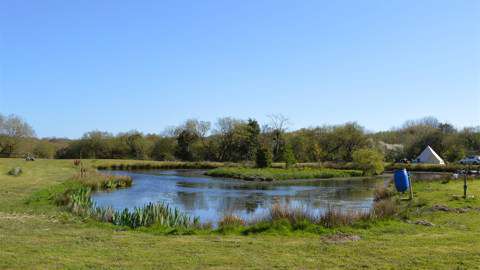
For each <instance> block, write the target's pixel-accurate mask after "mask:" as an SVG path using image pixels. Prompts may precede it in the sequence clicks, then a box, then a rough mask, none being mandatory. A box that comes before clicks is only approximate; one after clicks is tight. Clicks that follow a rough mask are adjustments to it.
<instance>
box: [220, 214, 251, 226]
mask: <svg viewBox="0 0 480 270" xmlns="http://www.w3.org/2000/svg"><path fill="white" fill-rule="evenodd" d="M245 224H246V222H245V220H243V219H242V218H241V217H239V216H236V215H226V216H224V217H223V218H222V220H220V221H219V222H218V226H219V227H236V226H244V225H245Z"/></svg>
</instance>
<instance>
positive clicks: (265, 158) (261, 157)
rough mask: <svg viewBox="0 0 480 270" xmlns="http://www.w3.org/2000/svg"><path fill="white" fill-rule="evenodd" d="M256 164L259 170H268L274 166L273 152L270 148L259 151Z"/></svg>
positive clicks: (262, 148)
mask: <svg viewBox="0 0 480 270" xmlns="http://www.w3.org/2000/svg"><path fill="white" fill-rule="evenodd" d="M255 164H256V166H257V167H258V168H268V167H271V166H272V152H270V150H269V149H268V148H265V147H261V148H259V149H258V150H257V154H256V158H255Z"/></svg>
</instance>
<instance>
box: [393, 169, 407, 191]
mask: <svg viewBox="0 0 480 270" xmlns="http://www.w3.org/2000/svg"><path fill="white" fill-rule="evenodd" d="M393 178H394V182H395V188H396V189H397V190H398V191H399V192H405V191H407V189H408V188H409V187H410V181H409V179H408V173H407V170H406V169H401V170H396V171H395V172H394V173H393Z"/></svg>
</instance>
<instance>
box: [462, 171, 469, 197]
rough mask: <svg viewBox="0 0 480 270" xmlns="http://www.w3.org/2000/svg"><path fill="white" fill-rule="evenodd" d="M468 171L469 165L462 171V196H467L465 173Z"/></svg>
mask: <svg viewBox="0 0 480 270" xmlns="http://www.w3.org/2000/svg"><path fill="white" fill-rule="evenodd" d="M469 172H470V166H469V167H467V168H465V170H464V171H463V198H464V199H466V198H467V188H468V187H467V175H468V173H469Z"/></svg>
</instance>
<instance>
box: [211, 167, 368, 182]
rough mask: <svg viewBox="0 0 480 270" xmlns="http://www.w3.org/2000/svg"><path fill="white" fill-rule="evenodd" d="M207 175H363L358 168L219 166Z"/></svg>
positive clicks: (262, 177) (281, 177)
mask: <svg viewBox="0 0 480 270" xmlns="http://www.w3.org/2000/svg"><path fill="white" fill-rule="evenodd" d="M206 175H209V176H213V177H228V178H237V179H243V180H250V181H254V180H260V181H274V180H289V179H315V178H333V177H353V176H362V171H358V170H336V169H326V168H290V169H280V168H262V169H260V168H245V167H243V168H241V167H239V168H233V167H225V168H217V169H212V170H209V171H208V172H206Z"/></svg>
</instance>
